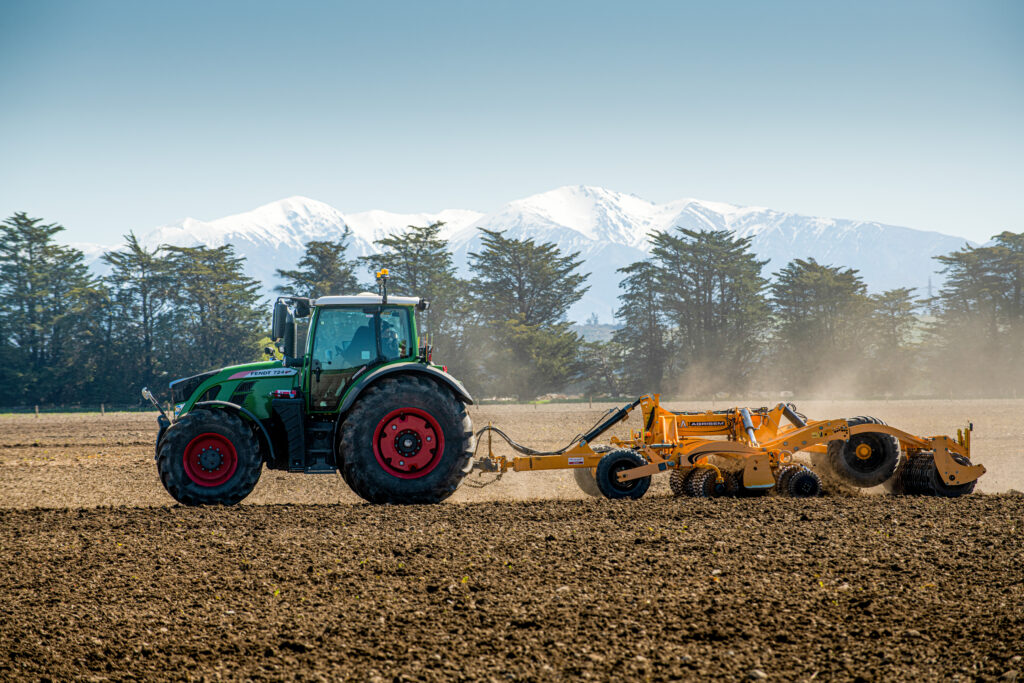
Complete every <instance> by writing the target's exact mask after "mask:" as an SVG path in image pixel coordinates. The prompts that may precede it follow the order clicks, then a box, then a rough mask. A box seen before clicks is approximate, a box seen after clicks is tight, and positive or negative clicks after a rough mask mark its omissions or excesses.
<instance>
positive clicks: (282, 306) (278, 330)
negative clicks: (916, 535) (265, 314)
mask: <svg viewBox="0 0 1024 683" xmlns="http://www.w3.org/2000/svg"><path fill="white" fill-rule="evenodd" d="M287 324H288V304H286V303H285V302H284V301H283V300H281V299H278V300H277V301H276V302H275V303H274V317H273V318H272V320H271V323H270V338H271V339H273V340H274V341H277V340H278V339H282V338H284V334H285V327H286V326H287Z"/></svg>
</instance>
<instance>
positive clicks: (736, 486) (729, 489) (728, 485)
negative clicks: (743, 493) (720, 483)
mask: <svg viewBox="0 0 1024 683" xmlns="http://www.w3.org/2000/svg"><path fill="white" fill-rule="evenodd" d="M742 476H743V472H742V471H740V470H731V471H729V472H722V478H723V479H725V491H724V492H723V493H722V494H721V495H723V496H728V497H729V498H735V497H736V496H738V495H740V478H741V477H742Z"/></svg>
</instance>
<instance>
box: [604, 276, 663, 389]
mask: <svg viewBox="0 0 1024 683" xmlns="http://www.w3.org/2000/svg"><path fill="white" fill-rule="evenodd" d="M618 272H620V273H623V274H624V275H625V277H624V278H623V279H622V281H621V282H619V287H620V288H621V289H622V290H623V292H622V294H620V295H619V301H620V302H621V306H619V308H618V309H617V310H616V311H615V318H616V319H617V320H618V321H619V322H620V323H621V324H622V327H620V328H619V329H617V330H615V332H614V333H613V334H612V339H613V340H614V342H615V343H616V344H617V345H618V346H620V347H621V348H622V349H623V351H622V354H621V370H620V372H621V374H622V377H623V384H624V386H625V388H626V390H627V391H628V392H629V393H635V394H640V393H648V392H658V391H661V385H662V380H663V379H664V375H665V369H666V366H667V364H668V357H667V356H668V353H667V346H666V340H667V337H668V328H667V325H666V323H665V317H664V314H663V312H662V308H661V306H662V299H661V294H662V290H661V288H660V287H659V285H658V276H659V274H660V271H659V270H658V267H657V266H656V265H655V264H654V263H653V262H651V261H637V262H636V263H632V264H630V265H628V266H626V267H625V268H619V270H618Z"/></svg>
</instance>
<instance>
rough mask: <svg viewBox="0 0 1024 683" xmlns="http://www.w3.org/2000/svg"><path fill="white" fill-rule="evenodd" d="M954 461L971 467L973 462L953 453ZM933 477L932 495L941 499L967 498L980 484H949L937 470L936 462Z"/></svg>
mask: <svg viewBox="0 0 1024 683" xmlns="http://www.w3.org/2000/svg"><path fill="white" fill-rule="evenodd" d="M951 455H952V456H953V460H955V461H956V462H957V464H959V465H970V464H971V461H970V460H968V459H967V458H965V457H964V456H962V455H960V454H959V453H951ZM931 475H932V491H934V493H933V494H932V495H935V496H939V497H940V498H959V497H960V496H966V495H967V494H969V493H973V492H974V485H975V484H977V483H978V480H977V479H975V480H974V481H971V482H967V483H966V484H954V485H950V484H947V483H946V482H945V481H943V479H942V475H941V474H940V473H939V470H938V469H936V468H935V461H934V460H932V462H931Z"/></svg>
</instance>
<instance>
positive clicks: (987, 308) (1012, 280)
mask: <svg viewBox="0 0 1024 683" xmlns="http://www.w3.org/2000/svg"><path fill="white" fill-rule="evenodd" d="M936 258H937V260H938V261H939V262H940V263H941V264H942V265H943V273H944V274H945V275H946V281H945V284H944V285H943V287H942V288H941V289H940V291H939V296H938V297H937V299H938V306H937V308H938V316H937V318H938V320H937V321H936V323H935V324H934V325H933V326H932V334H931V337H930V342H931V344H930V350H931V352H932V354H933V356H934V363H935V364H936V365H938V366H940V367H942V368H943V369H944V372H942V373H935V374H933V375H932V380H933V390H934V391H936V392H938V393H941V394H943V395H950V394H952V395H961V396H962V395H970V394H973V395H982V396H992V395H1008V396H1012V395H1015V393H1017V392H1018V391H1019V390H1018V387H1019V386H1021V385H1022V384H1024V370H1022V369H1021V366H1022V362H1024V310H1022V305H1024V302H1022V289H1024V233H1011V232H1003V233H1000V234H999V235H996V236H995V237H993V244H992V245H991V246H987V247H977V248H974V247H970V246H966V247H964V248H963V249H961V250H959V251H956V252H953V253H951V254H947V255H945V256H938V257H936Z"/></svg>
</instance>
